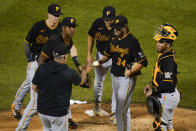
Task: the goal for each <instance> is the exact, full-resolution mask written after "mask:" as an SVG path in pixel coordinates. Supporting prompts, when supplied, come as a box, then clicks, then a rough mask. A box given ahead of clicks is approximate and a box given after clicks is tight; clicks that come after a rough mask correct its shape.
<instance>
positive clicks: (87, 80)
mask: <svg viewBox="0 0 196 131" xmlns="http://www.w3.org/2000/svg"><path fill="white" fill-rule="evenodd" d="M80 86H81V87H83V88H90V87H91V76H90V74H89V73H87V74H86V80H85V82H84V84H82V85H80Z"/></svg>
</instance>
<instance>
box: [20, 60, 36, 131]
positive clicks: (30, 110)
mask: <svg viewBox="0 0 196 131" xmlns="http://www.w3.org/2000/svg"><path fill="white" fill-rule="evenodd" d="M37 68H38V63H37V62H33V63H32V64H31V65H30V71H29V79H30V82H31V81H32V79H33V76H34V74H35V71H36V69H37ZM30 85H32V83H30ZM30 94H31V95H30V101H29V104H28V105H27V107H26V108H25V111H24V112H23V115H22V118H21V120H20V122H19V124H18V127H17V129H27V128H28V125H29V123H30V121H31V120H32V118H33V116H34V115H35V114H37V97H38V94H37V93H36V92H35V91H34V90H33V89H32V88H30Z"/></svg>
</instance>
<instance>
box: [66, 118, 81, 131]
mask: <svg viewBox="0 0 196 131" xmlns="http://www.w3.org/2000/svg"><path fill="white" fill-rule="evenodd" d="M68 121H69V128H71V129H76V128H77V127H78V126H79V124H78V123H75V122H74V121H73V120H72V119H68Z"/></svg>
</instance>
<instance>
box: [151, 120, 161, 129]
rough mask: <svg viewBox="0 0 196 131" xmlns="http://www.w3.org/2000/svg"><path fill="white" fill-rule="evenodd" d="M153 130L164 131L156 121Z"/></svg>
mask: <svg viewBox="0 0 196 131" xmlns="http://www.w3.org/2000/svg"><path fill="white" fill-rule="evenodd" d="M153 128H154V131H163V130H162V129H161V123H160V122H158V121H156V120H155V121H154V122H153Z"/></svg>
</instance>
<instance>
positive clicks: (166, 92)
mask: <svg viewBox="0 0 196 131" xmlns="http://www.w3.org/2000/svg"><path fill="white" fill-rule="evenodd" d="M173 92H175V89H174V90H171V91H163V92H160V93H169V94H170V93H173Z"/></svg>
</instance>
